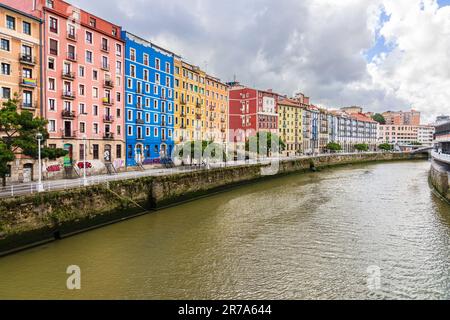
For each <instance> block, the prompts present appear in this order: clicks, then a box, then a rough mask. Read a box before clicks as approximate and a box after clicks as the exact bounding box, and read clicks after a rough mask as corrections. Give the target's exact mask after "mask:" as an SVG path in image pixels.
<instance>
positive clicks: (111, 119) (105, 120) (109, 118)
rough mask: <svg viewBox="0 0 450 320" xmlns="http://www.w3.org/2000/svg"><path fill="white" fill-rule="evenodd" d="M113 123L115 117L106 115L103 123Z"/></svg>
mask: <svg viewBox="0 0 450 320" xmlns="http://www.w3.org/2000/svg"><path fill="white" fill-rule="evenodd" d="M113 121H114V116H112V115H108V114H106V115H105V116H104V117H103V122H105V123H112V122H113Z"/></svg>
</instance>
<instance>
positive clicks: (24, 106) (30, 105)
mask: <svg viewBox="0 0 450 320" xmlns="http://www.w3.org/2000/svg"><path fill="white" fill-rule="evenodd" d="M21 107H22V109H24V110H35V109H36V108H37V102H22V105H21Z"/></svg>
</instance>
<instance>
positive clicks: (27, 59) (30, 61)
mask: <svg viewBox="0 0 450 320" xmlns="http://www.w3.org/2000/svg"><path fill="white" fill-rule="evenodd" d="M19 60H20V63H23V64H27V65H30V66H34V65H36V58H35V57H33V56H32V55H30V54H23V53H22V54H21V55H20V57H19Z"/></svg>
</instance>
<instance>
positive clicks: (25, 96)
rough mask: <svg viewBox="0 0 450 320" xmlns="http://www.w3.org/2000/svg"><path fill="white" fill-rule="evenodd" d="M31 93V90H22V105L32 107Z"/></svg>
mask: <svg viewBox="0 0 450 320" xmlns="http://www.w3.org/2000/svg"><path fill="white" fill-rule="evenodd" d="M32 98H33V93H32V92H31V91H23V93H22V104H23V106H24V107H28V108H32V107H33V102H32Z"/></svg>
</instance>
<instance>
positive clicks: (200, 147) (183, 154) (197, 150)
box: [174, 140, 226, 163]
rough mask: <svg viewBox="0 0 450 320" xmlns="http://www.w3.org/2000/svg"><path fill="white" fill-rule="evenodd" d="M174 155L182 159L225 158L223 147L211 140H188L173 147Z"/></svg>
mask: <svg viewBox="0 0 450 320" xmlns="http://www.w3.org/2000/svg"><path fill="white" fill-rule="evenodd" d="M174 154H175V157H176V158H179V159H181V160H184V161H188V160H189V159H190V161H191V163H192V160H193V159H198V160H200V161H203V159H206V160H210V159H220V160H224V159H226V155H225V151H224V147H223V145H221V144H218V143H214V142H213V141H205V140H202V141H188V142H185V143H184V144H179V145H177V146H176V147H175V153H174Z"/></svg>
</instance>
